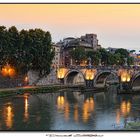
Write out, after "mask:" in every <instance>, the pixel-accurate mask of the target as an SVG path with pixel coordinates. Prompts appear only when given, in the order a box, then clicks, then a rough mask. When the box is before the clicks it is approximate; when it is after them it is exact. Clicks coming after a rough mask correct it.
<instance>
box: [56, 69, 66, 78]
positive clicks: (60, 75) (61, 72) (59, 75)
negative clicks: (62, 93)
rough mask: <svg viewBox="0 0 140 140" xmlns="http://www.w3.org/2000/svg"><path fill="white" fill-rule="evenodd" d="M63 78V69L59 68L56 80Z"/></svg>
mask: <svg viewBox="0 0 140 140" xmlns="http://www.w3.org/2000/svg"><path fill="white" fill-rule="evenodd" d="M64 76H65V69H64V68H59V69H58V70H57V78H58V79H63V78H64Z"/></svg>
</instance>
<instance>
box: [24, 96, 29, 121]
mask: <svg viewBox="0 0 140 140" xmlns="http://www.w3.org/2000/svg"><path fill="white" fill-rule="evenodd" d="M24 118H25V121H26V120H28V118H29V113H28V96H25V103H24Z"/></svg>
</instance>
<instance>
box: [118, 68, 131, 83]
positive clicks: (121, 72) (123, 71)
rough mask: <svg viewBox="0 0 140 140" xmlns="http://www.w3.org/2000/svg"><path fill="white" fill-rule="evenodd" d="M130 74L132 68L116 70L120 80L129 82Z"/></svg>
mask: <svg viewBox="0 0 140 140" xmlns="http://www.w3.org/2000/svg"><path fill="white" fill-rule="evenodd" d="M132 74H133V71H132V70H127V69H120V70H119V71H118V76H120V79H121V82H130V80H131V77H132Z"/></svg>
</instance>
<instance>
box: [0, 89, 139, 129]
mask: <svg viewBox="0 0 140 140" xmlns="http://www.w3.org/2000/svg"><path fill="white" fill-rule="evenodd" d="M139 119H140V95H117V93H116V88H115V87H111V88H110V89H109V90H108V91H104V92H99V93H93V91H90V92H81V91H70V90H67V91H59V92H57V93H46V94H45V93H43V94H30V93H25V94H24V95H17V96H14V97H9V98H5V99H0V130H39V131H42V130H123V129H125V128H126V125H127V123H128V122H130V121H139Z"/></svg>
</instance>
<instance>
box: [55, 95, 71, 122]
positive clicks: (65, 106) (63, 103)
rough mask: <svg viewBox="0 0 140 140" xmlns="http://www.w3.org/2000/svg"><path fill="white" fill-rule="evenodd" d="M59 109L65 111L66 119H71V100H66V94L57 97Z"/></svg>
mask: <svg viewBox="0 0 140 140" xmlns="http://www.w3.org/2000/svg"><path fill="white" fill-rule="evenodd" d="M57 109H58V111H60V112H64V117H65V120H67V121H68V120H69V112H70V107H69V102H68V101H67V100H66V98H65V97H64V96H58V97H57Z"/></svg>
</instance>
